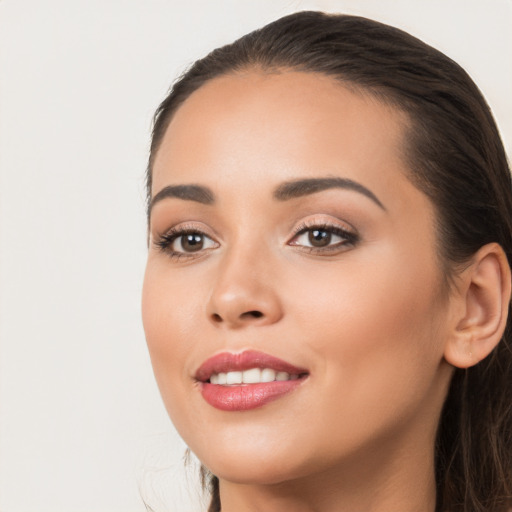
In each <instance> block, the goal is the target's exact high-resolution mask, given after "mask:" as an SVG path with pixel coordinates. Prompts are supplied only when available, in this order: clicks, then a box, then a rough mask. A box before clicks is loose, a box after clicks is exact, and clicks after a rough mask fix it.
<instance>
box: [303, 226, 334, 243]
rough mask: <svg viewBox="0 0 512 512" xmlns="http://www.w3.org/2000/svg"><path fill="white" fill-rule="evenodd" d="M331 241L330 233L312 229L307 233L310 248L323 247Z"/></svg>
mask: <svg viewBox="0 0 512 512" xmlns="http://www.w3.org/2000/svg"><path fill="white" fill-rule="evenodd" d="M331 240H332V233H331V232H329V231H322V230H320V229H312V230H311V231H309V232H308V241H309V243H310V244H311V246H312V247H325V246H326V245H329V244H330V243H331Z"/></svg>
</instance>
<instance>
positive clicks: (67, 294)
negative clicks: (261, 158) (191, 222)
mask: <svg viewBox="0 0 512 512" xmlns="http://www.w3.org/2000/svg"><path fill="white" fill-rule="evenodd" d="M303 9H321V10H326V11H337V12H346V13H352V14H359V15H363V16H367V17H371V18H375V19H378V20H381V21H384V22H387V23H390V24H393V25H396V26H399V27H401V28H404V29H406V30H408V31H410V32H411V33H413V34H414V35H417V36H419V37H420V38H422V39H424V40H425V41H426V42H428V43H430V44H432V45H434V46H436V47H437V48H439V49H441V50H443V51H444V52H445V53H447V54H448V55H449V56H451V57H452V58H454V59H455V60H457V61H458V62H460V63H461V64H462V65H463V66H464V67H465V68H466V69H467V71H468V72H469V73H470V74H471V75H472V77H473V78H474V79H475V80H476V82H477V83H478V84H479V86H480V87H481V89H482V91H483V92H484V94H485V96H486V97H487V99H488V101H489V103H490V105H491V107H492V109H493V111H494V113H495V115H496V118H497V120H498V124H499V126H500V129H501V132H502V136H503V139H504V142H505V144H506V146H507V149H508V151H509V154H510V150H511V148H512V31H511V30H510V27H511V26H512V0H485V1H484V0H423V1H421V0H419V1H418V0H415V1H412V0H332V1H327V0H325V1H320V0H319V1H299V0H297V1H289V0H245V1H244V0H239V1H237V0H216V1H211V0H109V1H105V0H0V171H1V173H0V512H142V511H144V510H145V507H144V505H143V503H142V500H141V497H140V493H141V494H142V495H143V496H144V497H145V499H146V500H147V502H148V503H149V504H150V505H151V506H152V507H153V508H154V509H155V511H156V512H163V511H170V512H174V511H176V512H178V511H179V512H187V511H194V510H195V511H199V510H200V509H201V505H200V504H198V501H197V496H198V491H197V483H196V480H195V477H194V474H195V469H194V467H192V468H190V469H189V470H185V468H184V465H183V462H182V457H183V452H184V449H185V447H184V445H183V443H182V442H181V441H180V440H179V438H178V436H177V434H176V433H175V432H174V430H173V428H172V426H171V424H170V421H169V420H168V419H167V416H166V413H165V411H164V408H163V406H162V404H161V403H160V397H159V395H158V390H157V388H156V385H155V383H154V380H153V376H152V372H151V367H150V362H149V357H148V355H147V352H146V347H145V341H144V334H143V331H142V326H141V320H140V306H139V302H140V293H141V285H142V276H143V270H144V260H145V254H146V238H145V211H144V209H145V205H144V195H145V192H144V170H145V164H146V157H147V150H148V144H149V132H150V123H151V116H152V113H153V111H154V110H155V108H156V107H157V105H158V103H159V101H160V100H161V99H162V98H163V96H164V94H165V92H166V90H167V88H168V86H169V85H170V83H171V82H172V80H173V79H174V78H175V77H176V76H177V75H178V74H180V73H181V72H182V71H183V70H184V69H185V68H186V67H187V66H188V65H189V64H190V63H191V62H192V61H193V60H194V59H196V58H198V57H200V56H202V55H203V54H204V53H206V52H207V51H209V50H210V49H213V48H214V47H215V46H218V45H220V44H223V43H227V42H230V41H231V40H233V39H234V38H236V37H238V36H240V35H242V34H243V33H245V32H247V31H249V30H251V29H254V28H257V27H259V26H261V25H263V24H265V23H267V22H269V21H271V20H274V19H276V18H278V17H280V16H282V15H285V14H288V13H291V12H293V11H297V10H303Z"/></svg>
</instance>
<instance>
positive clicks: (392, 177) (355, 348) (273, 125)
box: [143, 71, 450, 483]
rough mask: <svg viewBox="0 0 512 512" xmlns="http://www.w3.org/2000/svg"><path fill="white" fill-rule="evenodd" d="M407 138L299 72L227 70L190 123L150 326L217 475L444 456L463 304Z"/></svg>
mask: <svg viewBox="0 0 512 512" xmlns="http://www.w3.org/2000/svg"><path fill="white" fill-rule="evenodd" d="M406 130H407V121H406V118H405V116H403V115H401V114H400V113H398V112H396V111H395V110H393V109H392V108H391V107H389V106H385V105H384V104H382V103H380V102H379V101H377V100H375V99H372V98H371V97H370V96H368V95H364V94H361V93H358V92H355V91H351V90H349V89H347V88H345V87H343V86H342V85H340V84H339V83H336V82H335V81H333V80H332V79H330V78H327V77H324V76H321V75H316V74H308V73H299V72H282V73H279V74H278V73H276V74H269V73H260V72H257V71H254V72H247V73H245V74H239V75H236V76H225V77H221V78H216V79H214V80H212V81H211V82H209V83H207V84H206V85H204V86H203V87H201V88H200V89H199V90H198V91H196V92H195V93H194V94H192V95H191V96H190V97H189V98H188V99H187V100H186V102H185V103H184V104H183V105H182V106H181V107H180V108H179V110H178V111H177V113H176V115H175V116H174V118H173V120H172V122H171V124H170V126H169V128H168V129H167V132H166V134H165V137H164V139H163V142H162V145H161V147H160V149H159V151H158V154H157V157H156V160H155V164H154V169H153V190H152V194H153V203H152V209H151V217H150V248H149V256H148V263H147V270H146V275H145V282H144V292H143V320H144V327H145V331H146V336H147V343H148V346H149V350H150V353H151V358H152V363H153V367H154V371H155V375H156V379H157V381H158V384H159V387H160V390H161V394H162V397H163V400H164V402H165V405H166V407H167V409H168V411H169V414H170V416H171V419H172V421H173V422H174V424H175V425H176V427H177V429H178V431H179V432H180V434H181V435H182V437H183V438H184V440H185V441H186V443H187V444H188V445H189V446H190V447H191V449H192V451H193V452H195V453H196V454H197V455H198V457H199V458H200V459H201V460H202V461H203V463H205V464H206V465H207V466H208V467H209V468H210V469H211V470H212V471H213V472H214V473H215V474H217V475H218V476H219V477H221V478H224V479H227V480H232V481H237V482H246V483H247V482H256V483H275V482H282V481H285V480H289V479H293V478H300V477H305V476H308V475H311V474H313V473H321V472H322V471H325V470H327V469H330V470H332V469H333V468H339V469H340V471H341V470H343V468H344V466H345V465H347V467H349V466H348V465H349V464H350V467H351V468H354V461H356V460H357V461H361V462H362V461H364V462H365V466H366V467H368V464H367V462H368V460H369V458H370V459H372V460H374V463H375V464H379V462H378V461H383V460H389V453H390V451H391V450H392V451H393V453H394V457H395V456H396V454H397V453H406V454H407V456H409V457H411V456H412V457H415V456H417V457H419V456H421V457H426V458H427V459H429V458H430V457H431V452H432V446H433V440H434V435H435V428H436V423H437V418H438V414H439V410H440V408H441V406H442V402H443V399H444V395H445V392H446V389H447V385H448V382H449V377H450V370H449V368H448V366H447V365H446V364H445V363H444V362H443V350H444V343H445V340H446V337H447V332H448V325H449V316H450V314H449V311H450V308H449V296H448V294H447V293H446V291H445V289H444V287H443V284H442V283H443V279H442V275H441V272H440V265H439V260H438V258H437V255H436V242H435V231H434V222H435V221H434V211H433V207H432V205H431V203H430V201H429V200H428V199H427V198H426V196H425V195H424V194H423V193H421V192H420V191H418V190H417V189H416V188H415V187H414V186H413V185H412V184H411V182H410V181H409V180H408V179H407V178H406V173H407V168H406V165H405V163H404V159H403V157H402V154H403V151H402V148H403V142H402V141H403V138H404V133H405V132H406ZM190 185H193V187H191V186H190ZM177 187H178V188H177ZM283 372H284V373H283ZM240 378H241V379H242V380H244V379H245V381H247V382H245V383H240ZM275 378H277V381H275V382H265V381H272V380H273V379H275ZM280 379H284V380H280ZM251 382H252V383H251ZM401 448H403V450H401Z"/></svg>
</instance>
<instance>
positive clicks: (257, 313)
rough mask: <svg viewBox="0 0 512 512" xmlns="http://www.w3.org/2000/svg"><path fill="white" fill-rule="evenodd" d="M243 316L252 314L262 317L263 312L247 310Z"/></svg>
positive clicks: (255, 316) (254, 316)
mask: <svg viewBox="0 0 512 512" xmlns="http://www.w3.org/2000/svg"><path fill="white" fill-rule="evenodd" d="M242 316H252V317H253V318H261V317H262V316H263V313H262V312H261V311H247V313H244V314H243V315H242Z"/></svg>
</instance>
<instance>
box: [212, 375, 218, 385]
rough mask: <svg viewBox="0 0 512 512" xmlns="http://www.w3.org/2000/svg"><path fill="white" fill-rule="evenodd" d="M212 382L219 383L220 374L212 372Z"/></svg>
mask: <svg viewBox="0 0 512 512" xmlns="http://www.w3.org/2000/svg"><path fill="white" fill-rule="evenodd" d="M210 383H212V384H218V383H219V376H218V375H217V374H216V373H214V374H212V376H211V377H210Z"/></svg>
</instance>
